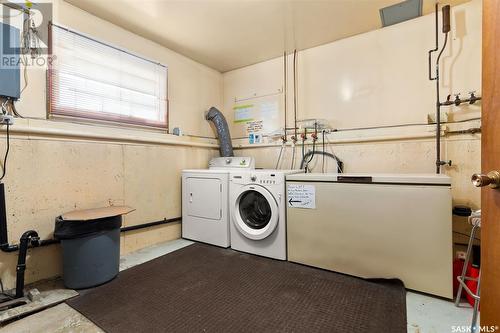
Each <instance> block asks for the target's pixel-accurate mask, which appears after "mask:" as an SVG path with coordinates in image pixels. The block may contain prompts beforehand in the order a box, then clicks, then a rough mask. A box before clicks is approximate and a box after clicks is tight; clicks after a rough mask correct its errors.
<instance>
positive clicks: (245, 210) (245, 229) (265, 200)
mask: <svg viewBox="0 0 500 333" xmlns="http://www.w3.org/2000/svg"><path fill="white" fill-rule="evenodd" d="M233 215H234V216H233V217H234V219H233V223H234V225H235V226H236V228H237V229H238V231H239V232H241V233H242V234H243V235H244V236H245V237H247V238H249V239H253V240H260V239H264V238H266V237H267V236H269V235H270V234H271V233H272V232H273V231H274V229H276V226H277V225H278V220H279V210H278V205H277V203H276V200H275V199H274V197H273V196H272V195H271V193H270V192H269V191H268V190H266V189H265V188H264V187H261V186H258V185H246V186H243V187H242V188H241V190H240V191H239V192H238V193H237V194H236V202H235V207H234V214H233Z"/></svg>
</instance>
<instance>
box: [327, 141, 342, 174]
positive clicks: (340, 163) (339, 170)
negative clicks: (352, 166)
mask: <svg viewBox="0 0 500 333" xmlns="http://www.w3.org/2000/svg"><path fill="white" fill-rule="evenodd" d="M325 139H326V142H327V143H328V147H329V148H330V152H331V153H332V155H334V156H335V157H336V158H337V159H338V160H337V161H338V162H339V163H337V172H338V173H344V162H342V161H341V160H340V159H339V158H338V157H337V155H336V154H335V152H334V151H333V148H332V144H331V142H330V140H328V135H325Z"/></svg>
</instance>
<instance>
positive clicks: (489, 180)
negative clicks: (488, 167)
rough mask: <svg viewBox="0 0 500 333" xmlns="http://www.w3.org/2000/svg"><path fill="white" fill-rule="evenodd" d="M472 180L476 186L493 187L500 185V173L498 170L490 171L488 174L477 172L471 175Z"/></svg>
mask: <svg viewBox="0 0 500 333" xmlns="http://www.w3.org/2000/svg"><path fill="white" fill-rule="evenodd" d="M470 180H471V182H472V184H473V185H474V186H476V187H483V186H487V185H489V186H490V187H491V188H498V187H500V173H499V172H498V171H491V172H488V174H487V175H485V174H480V173H475V174H473V175H472V177H471V179H470Z"/></svg>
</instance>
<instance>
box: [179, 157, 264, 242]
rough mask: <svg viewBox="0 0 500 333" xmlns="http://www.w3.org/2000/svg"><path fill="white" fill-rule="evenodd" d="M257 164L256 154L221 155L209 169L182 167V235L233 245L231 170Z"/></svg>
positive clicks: (249, 168) (196, 239)
mask: <svg viewBox="0 0 500 333" xmlns="http://www.w3.org/2000/svg"><path fill="white" fill-rule="evenodd" d="M254 168H255V161H254V159H253V158H252V157H217V158H214V159H212V160H211V161H210V163H209V169H193V170H183V171H182V237H183V238H186V239H190V240H194V241H199V242H203V243H208V244H212V245H217V246H221V247H229V245H230V232H229V205H228V200H229V185H228V182H229V172H230V171H231V170H251V169H254Z"/></svg>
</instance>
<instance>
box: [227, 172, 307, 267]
mask: <svg viewBox="0 0 500 333" xmlns="http://www.w3.org/2000/svg"><path fill="white" fill-rule="evenodd" d="M298 172H301V171H300V170H253V171H244V172H240V171H234V172H231V174H230V182H229V193H230V194H229V198H230V199H229V205H230V213H231V248H233V249H235V250H238V251H243V252H247V253H252V254H257V255H261V256H265V257H269V258H274V259H280V260H286V193H285V177H286V175H287V174H291V173H298Z"/></svg>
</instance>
